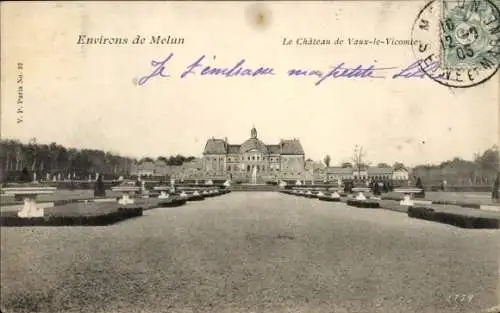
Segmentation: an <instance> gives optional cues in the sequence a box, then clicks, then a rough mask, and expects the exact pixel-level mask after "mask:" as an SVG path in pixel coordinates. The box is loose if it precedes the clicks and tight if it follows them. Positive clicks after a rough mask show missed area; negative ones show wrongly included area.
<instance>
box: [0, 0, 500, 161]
mask: <svg viewBox="0 0 500 313" xmlns="http://www.w3.org/2000/svg"><path fill="white" fill-rule="evenodd" d="M360 5H361V3H359V2H336V3H331V2H307V3H306V2H303V3H301V2H293V3H287V2H280V3H278V2H275V3H267V4H265V5H263V4H260V5H256V4H253V3H249V2H238V3H235V2H223V3H196V2H191V3H175V2H170V3H162V2H150V3H136V2H126V3H118V2H113V3H95V2H86V3H78V2H61V3H57V2H50V3H29V4H26V3H24V4H23V3H12V2H11V3H3V4H2V61H1V62H2V64H1V65H2V72H1V74H2V77H1V78H2V79H1V81H2V93H1V97H2V98H1V134H2V138H11V139H19V140H22V141H25V142H26V141H27V140H29V139H30V138H33V137H36V138H37V141H38V142H40V143H50V142H57V143H59V144H62V145H65V146H68V147H76V148H92V149H103V150H106V151H112V152H115V153H119V154H121V155H126V156H133V157H143V156H150V157H156V156H160V155H167V156H168V155H174V154H183V155H194V156H201V154H202V151H203V148H204V145H205V142H206V140H207V139H209V138H211V137H215V138H224V137H227V138H228V141H229V142H230V143H233V144H240V143H242V142H243V141H245V140H246V139H248V138H249V137H250V129H251V128H252V126H254V125H255V127H256V129H257V131H258V136H259V139H261V140H262V141H264V142H265V143H267V144H277V143H278V142H279V140H280V139H291V138H298V139H300V141H301V143H302V146H303V148H304V150H305V153H306V158H311V159H314V160H322V159H323V158H324V156H325V155H326V154H329V155H330V156H331V159H332V162H331V163H332V164H337V163H341V162H344V161H349V159H350V158H351V156H352V153H353V149H354V146H355V145H361V146H363V147H364V149H365V150H366V159H367V161H369V162H371V163H373V164H376V163H378V162H387V163H390V164H392V163H394V162H396V161H400V162H403V163H405V164H408V165H412V164H426V163H440V162H442V161H444V160H447V159H450V158H453V157H456V156H457V157H462V158H465V159H471V158H472V157H473V155H474V153H477V152H482V151H484V150H485V149H487V148H489V147H491V146H492V145H494V144H498V143H499V133H500V128H499V123H498V122H499V117H500V113H499V112H500V110H499V104H498V103H499V87H498V86H499V84H498V74H497V75H496V77H494V78H493V79H490V80H489V81H488V82H486V83H484V84H481V85H479V86H476V87H472V88H463V89H453V88H448V87H445V86H442V85H440V84H438V83H436V82H434V81H432V80H431V79H428V78H411V79H346V78H336V79H333V78H330V79H326V80H325V81H323V82H322V83H321V84H320V85H319V86H316V85H315V81H316V80H317V79H315V77H313V76H312V77H295V78H292V77H288V76H287V71H288V70H289V69H292V68H307V69H311V70H321V71H328V70H329V68H330V67H331V66H334V65H337V64H339V63H342V62H343V63H344V64H345V66H350V67H356V66H357V65H366V66H368V65H371V64H375V66H380V67H395V68H399V69H401V68H404V67H405V66H408V65H409V64H411V63H413V62H414V61H415V57H414V55H413V53H412V48H411V46H408V45H400V46H391V47H388V46H371V45H369V46H351V45H347V44H346V43H345V42H347V40H348V38H357V39H368V40H370V39H372V38H375V37H377V38H382V39H384V38H392V37H393V38H396V39H405V40H408V39H410V38H411V28H412V24H413V21H414V20H415V18H416V16H417V14H418V12H419V10H421V9H422V7H423V6H424V5H425V3H424V2H420V1H393V2H382V1H371V2H363V3H362V6H363V9H362V10H361V9H360ZM258 12H263V14H264V16H265V20H264V22H263V23H261V24H257V23H256V22H255V16H257V15H258V14H257V13H258ZM80 35H86V36H89V37H100V36H101V35H102V36H105V37H113V38H118V37H119V38H128V40H129V43H128V44H123V45H81V44H78V43H77V41H78V38H79V36H80ZM137 35H141V36H143V37H144V38H145V41H146V43H145V44H136V45H133V44H131V41H132V39H133V38H135V37H136V36H137ZM168 35H170V36H173V37H179V38H180V37H182V38H183V39H184V44H182V45H167V44H149V42H150V40H151V37H152V36H163V37H167V36H168ZM301 37H306V38H310V37H311V38H318V39H329V40H331V41H334V40H335V39H337V38H341V39H343V40H344V44H342V45H327V46H326V45H323V46H321V45H317V46H312V45H309V46H305V45H302V46H299V45H290V46H286V45H283V38H289V39H292V40H296V39H297V38H301ZM170 53H173V57H172V58H171V59H170V60H169V61H168V62H167V64H166V69H165V73H168V75H170V76H169V77H154V78H151V79H149V80H148V81H147V83H146V84H144V85H142V86H141V85H138V84H137V81H138V78H140V77H143V76H147V75H149V74H151V73H152V71H153V67H152V66H151V61H160V60H164V59H165V58H166V57H167V56H168V55H169V54H170ZM202 55H205V56H206V57H205V59H204V60H203V62H202V63H203V64H204V66H206V65H208V66H218V67H229V68H230V67H233V66H234V65H236V64H237V63H238V62H239V61H240V60H242V59H245V67H248V68H254V69H255V68H258V67H272V68H273V72H274V73H275V75H267V76H265V75H263V76H257V77H230V78H227V77H219V76H210V75H207V76H202V75H200V74H199V72H200V71H201V69H197V74H190V75H188V76H187V77H186V78H183V79H181V78H180V75H181V73H183V72H184V71H185V70H186V68H187V67H188V66H189V65H190V64H192V63H193V62H195V61H196V60H197V59H198V58H200V56H202ZM214 56H215V59H214ZM18 63H22V64H23V69H22V70H19V69H18V68H17V64H18ZM386 73H392V72H391V71H387V72H386ZM21 74H22V77H23V82H22V87H23V111H24V112H23V113H22V114H21V115H22V118H23V122H22V123H16V120H17V118H18V117H19V115H20V114H18V113H16V110H17V109H18V105H17V104H16V102H17V100H18V96H19V95H18V87H19V85H20V84H19V83H18V82H17V79H18V75H21Z"/></svg>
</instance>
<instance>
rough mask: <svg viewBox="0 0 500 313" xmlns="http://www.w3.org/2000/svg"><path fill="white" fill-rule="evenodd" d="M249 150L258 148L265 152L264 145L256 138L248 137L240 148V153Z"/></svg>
mask: <svg viewBox="0 0 500 313" xmlns="http://www.w3.org/2000/svg"><path fill="white" fill-rule="evenodd" d="M251 150H259V151H261V152H264V153H267V147H266V145H265V144H264V143H263V142H262V141H260V140H259V139H257V138H250V139H248V140H247V141H245V142H244V143H243V144H242V145H241V148H240V153H245V152H248V151H251Z"/></svg>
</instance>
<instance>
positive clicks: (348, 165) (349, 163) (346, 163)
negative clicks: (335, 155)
mask: <svg viewBox="0 0 500 313" xmlns="http://www.w3.org/2000/svg"><path fill="white" fill-rule="evenodd" d="M340 167H342V168H348V167H352V163H351V162H344V163H342V164H341V165H340Z"/></svg>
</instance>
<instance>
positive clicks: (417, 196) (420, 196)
mask: <svg viewBox="0 0 500 313" xmlns="http://www.w3.org/2000/svg"><path fill="white" fill-rule="evenodd" d="M415 186H416V187H417V188H419V189H422V191H421V192H419V193H417V194H415V198H425V190H424V184H422V179H421V178H420V177H418V178H417V182H416V183H415Z"/></svg>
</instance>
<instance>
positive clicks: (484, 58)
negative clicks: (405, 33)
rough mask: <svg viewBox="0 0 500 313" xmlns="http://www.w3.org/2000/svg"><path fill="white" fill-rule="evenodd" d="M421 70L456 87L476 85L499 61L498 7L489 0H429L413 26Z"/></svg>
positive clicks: (487, 77)
mask: <svg viewBox="0 0 500 313" xmlns="http://www.w3.org/2000/svg"><path fill="white" fill-rule="evenodd" d="M412 39H413V41H412V42H414V44H413V45H412V49H413V54H414V56H415V58H416V60H417V61H416V62H417V63H418V65H419V67H420V70H421V71H422V72H423V73H425V74H426V75H427V76H428V77H430V78H431V79H433V80H434V81H436V82H438V83H440V84H442V85H445V86H448V87H456V88H466V87H473V86H476V85H479V84H481V83H484V82H486V81H487V80H488V79H490V78H491V77H493V76H494V75H495V74H496V72H497V71H498V68H499V64H500V11H499V9H498V7H497V6H496V5H495V4H493V2H492V1H491V0H432V1H431V2H429V3H428V4H427V5H426V6H425V7H424V8H423V9H422V10H421V11H420V12H419V14H418V16H417V18H416V20H415V23H414V24H413V28H412Z"/></svg>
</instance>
